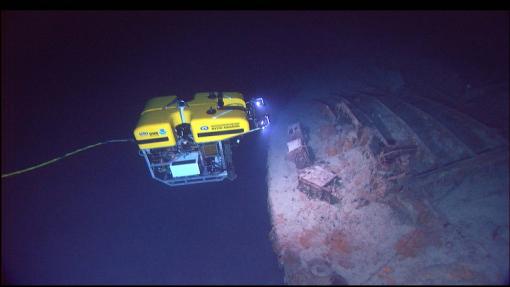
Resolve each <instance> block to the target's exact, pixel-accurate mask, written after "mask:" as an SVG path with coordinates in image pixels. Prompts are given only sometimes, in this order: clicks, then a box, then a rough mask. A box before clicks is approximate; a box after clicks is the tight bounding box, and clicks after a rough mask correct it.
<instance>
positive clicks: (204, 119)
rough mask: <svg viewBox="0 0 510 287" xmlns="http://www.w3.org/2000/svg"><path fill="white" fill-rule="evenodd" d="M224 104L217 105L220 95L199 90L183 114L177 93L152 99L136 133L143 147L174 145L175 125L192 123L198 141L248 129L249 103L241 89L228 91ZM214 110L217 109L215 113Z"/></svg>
mask: <svg viewBox="0 0 510 287" xmlns="http://www.w3.org/2000/svg"><path fill="white" fill-rule="evenodd" d="M222 94H223V105H224V107H226V109H219V110H218V109H217V105H218V99H217V98H210V97H209V95H210V94H209V93H197V94H195V96H194V98H193V100H192V101H189V102H187V103H186V106H185V107H184V109H183V113H182V115H181V113H180V111H179V107H178V101H177V100H176V96H165V97H157V98H153V99H151V100H149V101H148V102H147V104H146V105H145V108H144V110H143V112H142V113H141V116H140V120H139V121H138V125H137V126H136V128H135V130H134V136H135V139H136V141H137V143H138V146H139V148H140V149H149V148H161V147H170V146H174V145H175V143H176V139H175V127H176V126H178V125H180V124H182V123H188V124H190V125H191V132H192V136H193V138H194V140H195V142H196V143H205V142H214V141H221V140H225V139H228V138H231V137H233V136H236V135H239V134H242V133H245V132H248V131H249V130H250V125H249V123H248V120H247V118H246V112H245V111H244V108H246V103H245V101H244V99H243V95H242V94H241V93H235V92H224V93H222ZM236 106H237V107H238V108H237V109H230V108H229V107H236ZM211 111H214V112H213V113H211Z"/></svg>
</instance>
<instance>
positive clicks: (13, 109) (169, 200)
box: [1, 11, 508, 284]
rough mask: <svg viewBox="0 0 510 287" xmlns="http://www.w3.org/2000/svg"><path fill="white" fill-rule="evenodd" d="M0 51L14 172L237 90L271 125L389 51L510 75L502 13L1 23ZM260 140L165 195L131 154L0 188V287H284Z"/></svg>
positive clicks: (17, 17)
mask: <svg viewBox="0 0 510 287" xmlns="http://www.w3.org/2000/svg"><path fill="white" fill-rule="evenodd" d="M346 39H348V41H346ZM1 43H2V87H1V88H2V102H1V104H2V173H6V172H10V171H13V170H17V169H21V168H24V167H27V166H29V165H31V164H34V163H39V162H42V161H46V160H49V159H51V158H53V157H56V156H59V155H61V154H63V153H65V152H68V151H71V150H74V149H76V148H79V147H82V146H84V145H88V144H92V143H95V142H98V141H102V140H106V139H112V138H126V137H130V136H131V132H132V129H133V128H134V126H135V124H136V121H137V120H138V115H139V113H140V111H141V109H142V108H143V105H144V104H145V102H146V101H147V100H148V99H150V98H151V97H156V96H162V95H168V94H178V95H181V96H189V95H191V94H193V93H195V92H197V91H207V90H236V91H241V92H244V93H245V95H247V96H248V97H255V96H263V97H265V98H266V100H268V101H269V102H271V104H272V108H273V111H274V112H275V113H276V112H277V111H278V110H279V109H281V108H283V107H284V106H285V103H287V102H288V101H290V100H292V96H293V94H295V93H296V92H297V91H298V89H299V88H298V86H299V84H302V82H303V79H305V78H306V75H308V74H313V73H314V72H316V71H319V70H321V69H322V67H324V66H326V65H330V64H331V63H338V64H341V63H342V61H344V60H345V59H346V57H347V58H348V57H349V55H353V56H357V57H360V55H361V57H362V56H363V55H371V56H372V55H377V54H378V53H380V52H381V51H379V50H378V48H377V47H383V46H385V45H389V46H391V45H394V47H398V46H406V45H411V46H412V45H417V44H413V43H426V45H425V47H420V48H422V49H423V50H424V53H429V54H430V55H440V56H442V57H444V58H445V59H447V60H448V61H449V62H451V63H455V64H456V65H457V66H458V67H463V65H464V67H470V68H471V69H473V67H476V69H478V70H484V69H485V70H494V69H503V70H505V68H506V69H508V64H507V63H506V65H502V64H501V61H502V59H503V61H504V60H506V61H508V56H507V54H508V16H507V15H506V14H503V13H499V14H494V13H491V12H432V13H430V12H429V13H424V12H421V13H420V12H412V13H411V12H406V13H397V12H379V13H367V12H343V13H341V12H318V11H315V12H307V11H301V12H286V11H279V12H220V11H215V12H135V11H130V12H48V11H47V12H26V11H8V12H5V11H2V42H1ZM389 43H391V44H389ZM275 117H276V118H277V113H276V115H275ZM265 137H267V135H261V134H260V135H257V134H254V135H250V136H248V137H247V138H245V139H243V142H242V145H241V146H240V147H239V149H237V150H235V151H234V161H235V165H236V168H237V172H238V175H239V177H238V179H237V180H236V181H234V182H228V181H226V182H222V183H216V184H210V185H209V184H202V185H193V186H188V187H180V188H175V189H171V188H168V187H166V186H163V185H162V184H160V183H158V182H156V181H154V180H152V179H151V178H150V177H149V175H148V171H147V169H146V166H145V163H144V161H143V159H142V158H140V157H139V156H138V155H137V148H136V146H134V145H132V144H129V143H124V144H112V145H106V146H101V147H99V148H96V149H93V150H89V151H86V152H84V153H80V154H78V155H76V156H74V157H72V158H69V159H66V160H65V161H61V162H58V163H56V164H54V165H51V166H48V167H46V168H43V169H39V170H35V171H33V172H31V173H27V174H23V175H19V176H16V177H12V178H8V179H2V255H1V256H2V281H3V282H10V283H46V284H48V283H211V284H214V283H228V284H234V283H245V284H247V283H262V284H267V283H273V284H276V283H282V282H283V273H282V271H281V270H280V269H279V268H278V266H277V260H276V257H275V255H274V253H273V251H272V249H271V244H270V241H269V238H268V232H269V230H270V221H269V215H268V211H267V187H266V183H265V176H266V168H265V165H266V162H265V157H266V152H267V151H266V150H267V146H266V138H265Z"/></svg>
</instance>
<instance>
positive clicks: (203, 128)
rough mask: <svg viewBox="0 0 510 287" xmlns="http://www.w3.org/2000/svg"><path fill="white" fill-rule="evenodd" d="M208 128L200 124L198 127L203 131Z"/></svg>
mask: <svg viewBox="0 0 510 287" xmlns="http://www.w3.org/2000/svg"><path fill="white" fill-rule="evenodd" d="M208 129H209V127H208V126H201V127H200V130H203V131H206V130H208Z"/></svg>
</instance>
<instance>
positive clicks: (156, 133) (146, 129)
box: [134, 108, 175, 149]
mask: <svg viewBox="0 0 510 287" xmlns="http://www.w3.org/2000/svg"><path fill="white" fill-rule="evenodd" d="M134 136H135V139H136V142H137V144H138V147H139V148H140V149H149V148H162V147H170V146H174V145H175V136H174V131H173V127H172V125H171V124H170V115H169V113H168V111H165V110H162V109H161V108H160V109H159V110H153V111H150V112H144V113H142V115H141V116H140V120H139V121H138V125H137V126H136V128H135V130H134Z"/></svg>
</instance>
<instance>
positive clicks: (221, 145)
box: [133, 92, 269, 186]
mask: <svg viewBox="0 0 510 287" xmlns="http://www.w3.org/2000/svg"><path fill="white" fill-rule="evenodd" d="M267 125H269V117H268V115H267V113H266V112H265V103H264V100H263V99H262V98H256V99H253V100H250V101H245V100H244V97H243V95H242V94H241V93H238V92H202V93H196V94H195V95H194V97H193V100H191V101H189V102H186V101H184V100H181V99H179V98H178V97H177V96H165V97H157V98H153V99H151V100H149V101H148V102H147V104H146V105H145V108H144V109H143V111H142V113H141V115H140V119H139V121H138V124H137V126H136V128H135V129H134V132H133V133H134V137H135V140H136V142H137V144H138V147H139V148H140V155H141V156H143V157H144V158H145V161H146V163H147V166H148V168H149V171H150V173H151V176H152V177H153V178H154V179H156V180H158V181H160V182H163V183H165V184H168V185H171V186H174V185H184V184H192V183H201V182H209V181H221V180H223V179H225V178H228V179H231V180H233V179H235V177H236V175H235V172H234V169H233V165H232V155H231V144H232V142H231V140H232V139H234V138H237V137H239V136H241V135H244V134H247V133H250V132H253V131H256V130H260V129H264V128H265V127H267Z"/></svg>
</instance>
